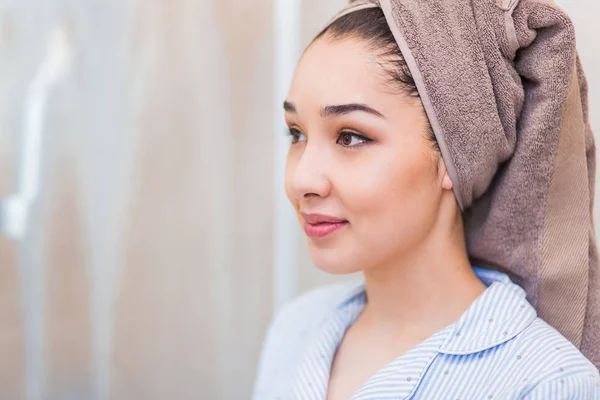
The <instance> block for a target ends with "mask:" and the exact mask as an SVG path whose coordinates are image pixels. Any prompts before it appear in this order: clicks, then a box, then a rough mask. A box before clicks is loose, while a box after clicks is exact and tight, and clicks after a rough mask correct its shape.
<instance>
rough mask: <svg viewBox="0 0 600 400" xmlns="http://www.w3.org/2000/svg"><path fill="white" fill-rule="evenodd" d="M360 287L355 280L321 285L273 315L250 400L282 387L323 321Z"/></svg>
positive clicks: (286, 304)
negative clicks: (252, 396) (252, 395)
mask: <svg viewBox="0 0 600 400" xmlns="http://www.w3.org/2000/svg"><path fill="white" fill-rule="evenodd" d="M363 285H364V283H363V282H362V281H358V280H357V281H348V282H342V283H332V284H327V285H322V286H319V287H316V288H313V289H310V290H308V291H306V292H304V293H302V294H300V295H298V296H296V297H295V298H293V299H292V300H290V301H288V302H287V303H285V304H284V305H283V306H282V307H281V308H280V310H279V311H277V312H276V313H275V317H274V318H273V319H272V320H271V323H270V324H269V327H268V329H267V334H266V336H265V339H264V341H263V346H262V351H261V355H260V361H259V365H258V374H257V377H256V382H255V392H254V398H269V396H268V395H267V393H272V392H273V391H276V390H278V389H277V387H278V386H279V385H284V383H285V382H286V381H287V380H288V379H289V378H290V371H292V370H293V368H294V366H295V365H296V363H297V362H299V361H300V357H301V356H302V354H303V350H304V347H305V346H306V345H307V343H308V342H309V341H310V338H311V337H312V335H313V334H314V333H315V332H316V330H317V328H318V326H319V324H320V322H322V320H323V318H325V317H326V316H327V315H328V314H329V313H330V312H333V311H334V309H335V308H336V307H337V306H338V305H339V304H341V303H343V302H344V301H345V300H347V299H349V298H351V297H353V295H354V294H356V293H358V292H360V291H361V290H362V288H363V287H364V286H363ZM274 382H277V384H275V383H274ZM274 385H275V386H274Z"/></svg>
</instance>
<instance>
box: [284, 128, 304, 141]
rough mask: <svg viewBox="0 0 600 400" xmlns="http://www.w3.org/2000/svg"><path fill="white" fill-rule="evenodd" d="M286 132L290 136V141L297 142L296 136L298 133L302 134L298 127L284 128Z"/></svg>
mask: <svg viewBox="0 0 600 400" xmlns="http://www.w3.org/2000/svg"><path fill="white" fill-rule="evenodd" d="M286 134H287V135H288V136H291V137H292V143H297V142H298V136H299V135H303V134H302V132H300V131H299V130H298V129H295V128H289V129H287V130H286Z"/></svg>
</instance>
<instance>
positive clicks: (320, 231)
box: [304, 221, 348, 238]
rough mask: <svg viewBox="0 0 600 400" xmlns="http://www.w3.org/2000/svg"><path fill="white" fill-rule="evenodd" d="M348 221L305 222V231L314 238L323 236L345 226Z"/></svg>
mask: <svg viewBox="0 0 600 400" xmlns="http://www.w3.org/2000/svg"><path fill="white" fill-rule="evenodd" d="M347 224H348V221H344V222H321V223H318V224H309V223H308V222H305V223H304V232H306V234H307V235H308V236H310V237H312V238H321V237H324V236H327V235H329V234H330V233H332V232H335V231H337V230H338V229H340V228H342V227H344V226H345V225H347Z"/></svg>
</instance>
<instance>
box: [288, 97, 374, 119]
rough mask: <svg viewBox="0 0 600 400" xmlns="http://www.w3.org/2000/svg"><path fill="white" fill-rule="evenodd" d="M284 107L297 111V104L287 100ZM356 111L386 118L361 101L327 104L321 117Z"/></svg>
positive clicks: (322, 109)
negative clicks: (360, 102)
mask: <svg viewBox="0 0 600 400" xmlns="http://www.w3.org/2000/svg"><path fill="white" fill-rule="evenodd" d="M283 109H284V110H285V111H287V112H291V113H294V114H295V113H296V112H297V111H296V106H295V105H294V104H293V103H291V102H289V101H287V100H286V101H284V102H283ZM355 111H361V112H366V113H369V114H372V115H375V116H377V117H380V118H384V119H385V117H384V116H383V114H382V113H380V112H379V111H377V110H375V109H374V108H371V107H369V106H368V105H366V104H359V103H350V104H339V105H333V106H325V107H323V108H321V117H323V118H327V117H333V116H339V115H344V114H349V113H351V112H355Z"/></svg>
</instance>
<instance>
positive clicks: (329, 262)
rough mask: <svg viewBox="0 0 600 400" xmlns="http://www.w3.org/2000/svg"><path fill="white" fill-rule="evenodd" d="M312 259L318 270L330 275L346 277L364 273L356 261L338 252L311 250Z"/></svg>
mask: <svg viewBox="0 0 600 400" xmlns="http://www.w3.org/2000/svg"><path fill="white" fill-rule="evenodd" d="M310 258H311V260H312V262H313V264H314V265H315V266H316V267H317V268H318V269H320V270H321V271H323V272H326V273H328V274H335V275H346V274H353V273H355V272H359V271H362V268H361V265H360V264H359V263H357V262H356V259H351V258H350V257H348V256H347V254H339V253H338V252H337V251H332V250H327V251H324V250H323V249H310Z"/></svg>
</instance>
